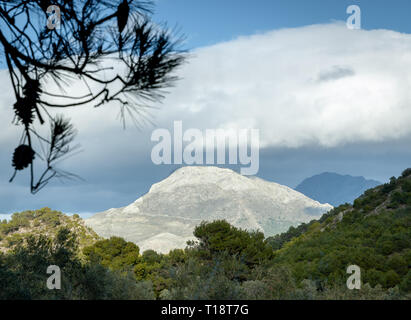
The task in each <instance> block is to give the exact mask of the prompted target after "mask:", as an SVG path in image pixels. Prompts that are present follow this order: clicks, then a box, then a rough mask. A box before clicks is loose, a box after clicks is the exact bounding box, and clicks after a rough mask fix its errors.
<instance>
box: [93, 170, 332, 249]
mask: <svg viewBox="0 0 411 320" xmlns="http://www.w3.org/2000/svg"><path fill="white" fill-rule="evenodd" d="M330 209H332V206H331V205H329V204H321V203H319V202H318V201H314V200H312V199H309V198H308V197H306V196H305V195H303V194H301V193H299V192H297V191H295V190H293V189H291V188H289V187H286V186H283V185H280V184H277V183H275V182H268V181H265V180H263V179H260V178H256V177H252V178H249V177H245V176H242V175H240V174H238V173H236V172H234V171H232V170H230V169H223V168H218V167H211V166H210V167H182V168H179V169H178V170H176V171H174V172H173V173H172V174H171V175H170V176H169V177H168V178H166V179H164V180H162V181H160V182H158V183H156V184H154V185H153V186H152V187H151V188H150V190H149V192H148V193H146V194H145V195H143V196H142V197H140V198H138V199H137V200H136V201H134V202H133V203H132V204H130V205H128V206H125V207H122V208H118V209H116V208H112V209H109V210H107V211H104V212H101V213H97V214H96V215H94V216H93V217H91V218H89V219H86V224H87V225H88V226H90V227H92V228H93V229H94V230H95V231H96V232H97V233H98V234H99V235H101V236H103V237H108V236H113V235H115V236H121V237H124V238H125V239H126V240H128V241H132V242H135V243H136V244H138V245H139V246H140V247H141V248H142V249H153V248H152V247H153V246H154V247H155V248H156V249H157V250H159V251H162V252H166V251H167V250H170V249H174V247H173V245H177V247H178V248H181V247H183V246H182V244H183V243H185V242H186V241H188V240H192V239H193V235H192V232H193V230H194V227H195V226H196V225H198V224H200V223H201V222H202V221H212V220H219V219H226V220H227V221H229V222H230V223H232V224H233V225H235V226H238V227H240V228H243V229H248V230H259V231H263V232H264V233H265V234H267V235H273V234H277V233H280V232H283V231H286V230H287V229H288V228H289V227H290V226H292V225H298V224H300V223H302V222H309V221H311V220H312V219H315V218H316V217H319V216H321V214H323V213H325V212H327V211H328V210H330ZM161 234H164V235H163V236H159V235H161ZM167 234H168V235H167ZM170 234H171V235H174V236H176V237H177V238H176V237H174V236H171V237H170ZM155 239H160V240H161V241H160V242H162V243H167V242H168V245H167V246H165V247H164V246H163V248H160V247H161V246H160V245H155ZM164 239H165V240H164ZM170 239H173V241H168V240H170Z"/></svg>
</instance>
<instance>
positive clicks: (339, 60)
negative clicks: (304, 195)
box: [0, 0, 411, 214]
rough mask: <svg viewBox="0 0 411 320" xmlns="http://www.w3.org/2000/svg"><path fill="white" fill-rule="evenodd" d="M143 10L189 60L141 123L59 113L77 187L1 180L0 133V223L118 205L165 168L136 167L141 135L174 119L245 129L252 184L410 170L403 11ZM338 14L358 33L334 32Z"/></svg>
mask: <svg viewBox="0 0 411 320" xmlns="http://www.w3.org/2000/svg"><path fill="white" fill-rule="evenodd" d="M156 3H157V6H156V8H155V16H154V19H155V21H157V22H164V21H167V23H168V25H169V26H170V27H174V26H177V27H178V29H179V30H181V32H182V33H184V34H185V35H186V38H187V41H186V43H185V47H186V48H187V49H192V54H193V58H190V60H189V62H188V64H187V65H185V66H184V68H183V69H182V70H181V73H180V76H181V77H182V80H181V81H180V82H179V83H178V84H177V86H176V88H175V89H173V90H171V92H170V94H169V95H167V97H166V99H165V100H164V102H163V104H162V105H160V106H159V107H160V109H159V110H158V111H155V112H154V113H153V116H154V119H155V120H154V123H155V124H154V126H147V127H144V128H143V129H142V130H140V131H139V130H135V129H133V128H132V127H131V128H129V129H128V130H126V131H124V130H122V127H121V124H120V122H119V121H118V120H116V115H117V112H118V110H117V109H114V110H113V108H109V107H105V108H100V109H99V110H93V109H91V110H87V109H84V110H79V111H73V110H67V111H66V112H67V115H68V116H69V117H71V118H72V120H73V123H74V125H75V126H76V127H77V128H78V129H79V135H78V138H77V142H78V143H79V144H81V146H82V148H83V150H84V151H83V152H82V153H80V154H79V155H76V156H75V157H72V158H70V159H68V160H67V161H65V162H63V163H62V164H61V168H62V169H64V170H67V171H70V172H73V173H75V174H78V175H80V176H81V177H82V178H83V179H84V181H74V182H71V181H68V182H66V183H64V184H62V183H60V182H59V181H55V182H53V183H51V184H50V185H49V186H47V187H46V188H45V189H44V190H43V191H42V192H40V193H39V194H37V195H36V196H33V195H31V194H30V193H29V190H28V176H27V173H23V174H21V175H19V176H18V178H17V179H16V181H15V182H14V183H13V184H9V183H8V179H9V178H10V176H11V174H12V168H11V165H10V164H11V154H12V151H13V149H14V147H15V144H16V143H17V142H16V141H17V140H18V138H19V133H20V131H18V130H16V128H15V127H13V126H6V127H1V128H0V150H2V152H1V153H0V164H1V166H2V168H3V169H2V170H1V171H0V214H1V213H5V214H7V213H11V212H16V211H21V210H25V209H37V208H41V207H45V206H48V207H51V208H53V209H56V210H61V211H64V212H78V213H92V212H99V211H103V210H106V209H109V208H112V207H121V206H125V205H128V204H130V203H131V202H133V201H135V200H136V199H137V198H138V197H139V196H140V195H142V194H144V193H146V192H147V191H148V190H149V188H150V186H151V185H152V184H153V183H156V182H158V181H160V180H162V179H164V178H166V177H167V176H168V175H169V174H170V172H172V171H173V170H174V169H175V166H173V165H163V166H156V165H154V164H153V163H152V161H151V159H150V152H151V148H152V147H153V143H152V142H151V141H150V136H151V133H152V131H153V130H154V129H156V128H171V127H172V124H173V121H175V120H182V121H183V123H184V128H185V129H187V128H190V127H194V128H199V129H200V130H204V129H208V128H210V129H214V128H218V127H227V126H231V125H234V126H240V127H241V126H242V125H244V124H245V125H248V124H250V123H251V124H252V125H253V126H254V127H256V128H258V129H259V130H260V136H261V140H262V142H263V143H264V145H263V147H262V148H261V152H260V171H259V173H258V176H260V177H262V178H264V179H267V180H270V181H275V182H278V183H281V184H284V185H288V186H290V187H295V186H296V185H297V184H298V183H300V182H301V181H302V180H303V179H305V178H307V177H309V176H312V175H314V174H318V173H321V172H325V171H328V172H337V173H341V174H351V175H356V176H360V175H361V176H365V177H366V178H370V179H376V180H379V181H382V182H384V181H387V180H388V179H389V178H390V177H391V176H394V175H400V174H401V172H402V170H404V169H405V168H407V167H411V147H410V146H411V129H410V125H409V124H410V123H411V111H410V110H411V109H410V107H409V106H411V89H410V86H411V72H410V71H411V23H410V21H411V20H410V17H411V1H408V0H394V1H382V0H364V1H354V0H353V1H345V0H323V1H320V0H314V1H304V0H286V1H278V0H266V1H263V0H255V1H238V0H237V1H233V0H220V1H216V0H207V1H205V0H202V1H201V0H157V1H156ZM352 4H357V5H359V6H360V8H361V13H362V30H358V31H357V30H348V29H347V28H346V27H345V20H346V19H347V17H348V14H347V13H346V8H347V6H348V5H352ZM382 29H384V30H382ZM408 70H410V71H408ZM0 86H1V87H2V88H3V90H1V91H0V118H2V119H9V120H10V122H11V120H12V118H13V114H12V110H11V108H10V106H11V105H12V104H13V103H14V100H13V99H14V98H13V96H12V95H11V92H12V91H11V88H10V84H9V83H8V76H7V74H6V73H5V72H1V71H0ZM68 90H69V89H68ZM101 119H103V120H104V121H100V120H101Z"/></svg>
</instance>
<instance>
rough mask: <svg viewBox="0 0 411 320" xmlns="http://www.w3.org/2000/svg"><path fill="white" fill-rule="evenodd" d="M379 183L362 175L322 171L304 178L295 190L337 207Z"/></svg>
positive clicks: (350, 201) (351, 200)
mask: <svg viewBox="0 0 411 320" xmlns="http://www.w3.org/2000/svg"><path fill="white" fill-rule="evenodd" d="M381 184H382V183H381V182H379V181H376V180H372V179H366V178H364V177H362V176H352V175H349V174H339V173H335V172H323V173H320V174H316V175H314V176H312V177H309V178H306V179H304V180H303V181H302V182H301V183H300V184H299V185H298V186H296V187H295V190H297V191H299V192H301V193H303V194H305V195H306V196H307V197H309V198H312V199H314V200H317V201H319V202H322V203H323V202H327V203H329V204H331V205H333V206H334V207H337V206H339V205H341V204H344V203H353V201H354V200H355V199H357V198H358V197H359V196H361V195H362V194H363V193H364V192H365V191H366V190H368V189H371V188H374V187H376V186H378V185H381Z"/></svg>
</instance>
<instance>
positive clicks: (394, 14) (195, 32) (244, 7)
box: [155, 0, 411, 48]
mask: <svg viewBox="0 0 411 320" xmlns="http://www.w3.org/2000/svg"><path fill="white" fill-rule="evenodd" d="M353 4H355V5H358V6H360V8H361V11H362V28H364V29H390V30H396V31H400V32H406V33H411V23H410V15H411V2H410V1H409V0H392V1H388V0H309V1H307V0H253V1H245V0H157V6H156V9H155V17H156V19H157V20H158V21H167V23H168V24H169V25H170V26H175V25H177V26H179V27H180V29H181V30H183V31H184V33H185V34H186V35H187V41H188V43H187V44H188V47H189V48H195V47H199V46H207V45H211V44H215V43H218V42H221V41H228V40H232V39H233V38H236V37H238V36H245V35H251V34H255V33H260V32H264V31H269V30H273V29H279V28H294V27H300V26H305V25H311V24H318V23H328V22H330V21H335V20H338V21H345V20H346V19H347V16H348V15H347V13H346V9H347V7H348V6H349V5H353Z"/></svg>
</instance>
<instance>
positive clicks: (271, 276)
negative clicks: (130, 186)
mask: <svg viewBox="0 0 411 320" xmlns="http://www.w3.org/2000/svg"><path fill="white" fill-rule="evenodd" d="M410 199H411V170H409V169H408V170H406V171H405V172H404V173H403V175H402V176H401V177H399V178H398V179H396V178H392V179H391V181H390V183H387V184H385V185H382V186H379V187H377V188H375V189H371V190H368V191H367V192H366V193H365V194H364V195H363V196H362V197H360V198H359V199H357V200H356V201H355V203H354V205H349V204H346V205H343V206H340V207H338V208H335V209H334V210H332V211H330V212H329V213H327V214H325V215H324V216H323V217H321V219H319V220H318V221H312V222H310V223H308V224H303V225H301V226H299V227H297V228H290V230H289V231H288V232H286V233H284V234H281V235H278V236H275V237H271V238H267V239H265V238H264V235H263V234H262V233H259V232H248V231H246V230H241V229H238V228H235V227H233V226H231V225H230V224H228V223H227V222H226V221H214V222H203V223H202V224H200V225H199V226H198V227H197V228H196V229H195V231H194V235H195V237H196V238H197V241H193V242H191V243H189V244H188V246H187V248H186V249H185V250H180V249H177V250H172V251H170V252H169V254H159V253H157V252H155V251H153V250H147V251H145V252H143V253H140V250H139V248H138V246H136V245H135V244H133V243H131V242H127V241H125V240H124V239H122V238H118V237H112V238H110V239H95V240H94V241H92V243H90V244H89V245H87V246H83V247H81V246H79V245H78V241H77V235H76V234H75V233H73V232H71V231H70V230H68V229H67V228H64V227H63V228H62V227H60V228H58V226H59V225H60V223H57V226H56V227H55V228H56V230H58V232H57V233H56V234H55V235H54V236H49V237H46V236H34V235H28V236H26V237H23V239H22V240H21V241H19V242H17V243H16V244H14V246H13V247H12V248H11V249H9V250H8V251H7V252H6V253H5V254H2V255H0V283H1V284H2V287H3V289H2V290H1V292H0V298H2V299H12V298H17V299H50V298H51V299H216V300H220V299H225V300H230V299H236V300H237V299H411V270H410V266H411V203H410ZM46 211H47V210H46ZM43 214H44V212H43ZM43 214H40V213H38V212H31V213H30V214H28V213H24V214H16V215H15V216H13V219H12V221H11V222H8V223H5V222H3V223H2V224H1V225H0V230H1V231H0V232H1V233H0V234H1V235H3V236H4V235H7V234H9V233H10V232H15V233H16V232H17V231H16V230H21V228H27V227H28V226H29V225H30V224H27V221H25V217H27V215H29V216H33V215H34V216H43ZM57 216H58V217H60V215H59V214H58V215H57ZM45 217H47V218H45V219H44V221H46V222H44V221H43V223H46V224H48V223H52V224H54V223H56V221H54V220H55V217H54V218H53V217H52V215H51V216H50V217H49V215H48V214H46V215H45ZM29 220H30V219H29ZM58 220H59V219H58ZM30 221H31V220H30ZM53 221H54V222H53ZM14 228H17V229H16V230H14ZM13 230H14V231H13ZM51 264H55V265H58V266H59V267H60V268H61V270H62V275H63V276H62V290H53V291H52V290H48V289H47V288H46V279H47V277H48V275H47V274H46V272H45V271H46V268H47V266H48V265H51ZM353 264H355V265H358V266H359V267H360V268H361V277H362V278H361V280H362V287H361V290H349V289H347V286H346V281H347V278H348V276H349V275H347V273H346V270H347V267H348V266H349V265H353Z"/></svg>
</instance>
